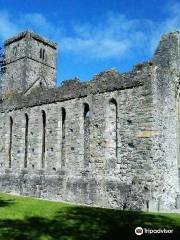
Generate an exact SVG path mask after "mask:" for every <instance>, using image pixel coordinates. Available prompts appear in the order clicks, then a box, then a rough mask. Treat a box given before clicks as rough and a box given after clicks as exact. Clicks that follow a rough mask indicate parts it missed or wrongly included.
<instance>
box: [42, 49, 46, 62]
mask: <svg viewBox="0 0 180 240" xmlns="http://www.w3.org/2000/svg"><path fill="white" fill-rule="evenodd" d="M42 58H43V60H44V59H45V49H43V55H42Z"/></svg>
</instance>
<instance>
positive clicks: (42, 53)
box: [39, 48, 45, 60]
mask: <svg viewBox="0 0 180 240" xmlns="http://www.w3.org/2000/svg"><path fill="white" fill-rule="evenodd" d="M39 54H40V58H41V59H43V60H44V58H45V49H42V48H41V49H40V53H39Z"/></svg>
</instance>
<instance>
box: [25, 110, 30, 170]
mask: <svg viewBox="0 0 180 240" xmlns="http://www.w3.org/2000/svg"><path fill="white" fill-rule="evenodd" d="M28 128H29V117H28V115H27V113H25V152H24V168H27V156H28Z"/></svg>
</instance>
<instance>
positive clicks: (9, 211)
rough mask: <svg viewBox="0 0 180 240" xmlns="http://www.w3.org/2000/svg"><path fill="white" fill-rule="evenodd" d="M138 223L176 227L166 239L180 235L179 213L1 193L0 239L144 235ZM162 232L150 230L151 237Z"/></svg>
mask: <svg viewBox="0 0 180 240" xmlns="http://www.w3.org/2000/svg"><path fill="white" fill-rule="evenodd" d="M137 226H141V227H146V228H151V229H159V228H161V229H164V228H166V229H174V231H175V234H173V235H172V234H171V235H168V236H167V234H164V235H163V239H177V240H179V239H180V234H179V233H178V228H180V214H178V213H176V214H175V213H174V214H155V213H144V212H132V211H121V210H112V209H102V208H91V207H82V206H77V205H72V204H65V203H59V202H51V201H45V200H38V199H33V198H29V197H16V196H12V195H8V194H4V193H0V240H33V239H35V240H36V239H37V240H58V239H60V240H67V239H68V240H84V239H85V240H86V239H88V240H95V239H102V240H114V239H117V240H118V239H127V240H128V239H142V236H136V235H135V234H134V229H135V227H137ZM178 234H179V236H178ZM123 236H124V237H123ZM160 236H161V235H158V234H155V235H154V234H153V235H152V234H151V235H150V234H146V237H151V238H148V239H160ZM165 237H166V238H165Z"/></svg>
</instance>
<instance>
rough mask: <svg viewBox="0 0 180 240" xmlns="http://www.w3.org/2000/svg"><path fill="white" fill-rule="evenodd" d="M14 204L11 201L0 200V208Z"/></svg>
mask: <svg viewBox="0 0 180 240" xmlns="http://www.w3.org/2000/svg"><path fill="white" fill-rule="evenodd" d="M12 204H14V201H13V200H9V199H8V200H4V199H1V198H0V207H8V206H10V205H12Z"/></svg>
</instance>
